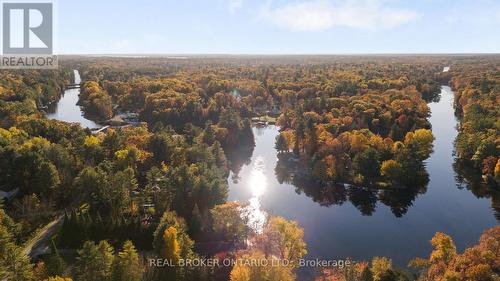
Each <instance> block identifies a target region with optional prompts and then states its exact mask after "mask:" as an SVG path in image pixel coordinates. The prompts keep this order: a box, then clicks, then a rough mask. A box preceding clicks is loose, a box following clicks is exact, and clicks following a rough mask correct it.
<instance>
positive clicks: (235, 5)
mask: <svg viewBox="0 0 500 281" xmlns="http://www.w3.org/2000/svg"><path fill="white" fill-rule="evenodd" d="M241 7H243V0H229V11H231V13H234V12H235V11H236V10H238V9H241Z"/></svg>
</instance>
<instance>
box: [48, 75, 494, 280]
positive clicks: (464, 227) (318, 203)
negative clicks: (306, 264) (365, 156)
mask: <svg viewBox="0 0 500 281" xmlns="http://www.w3.org/2000/svg"><path fill="white" fill-rule="evenodd" d="M80 81H81V80H80V75H79V73H78V71H76V70H75V84H79V83H80ZM79 93H80V89H78V88H76V89H68V90H66V91H65V92H64V95H63V96H62V97H61V99H60V100H59V102H58V103H57V104H55V108H53V109H52V111H51V113H49V114H48V118H50V119H58V120H62V121H66V122H76V123H80V124H81V126H82V127H86V128H98V127H100V125H98V124H96V123H95V122H93V121H91V120H89V119H87V118H85V117H84V116H83V113H82V111H81V109H80V107H79V106H78V105H77V102H78V94H79ZM429 107H430V109H431V113H432V114H431V117H430V122H431V124H432V130H433V134H434V136H435V138H436V139H435V141H434V152H433V153H432V155H431V156H430V158H429V159H427V161H426V166H427V173H428V175H429V182H428V184H427V185H426V186H423V187H422V188H420V189H418V190H412V191H407V190H404V191H398V192H379V191H375V190H367V189H362V188H357V187H353V186H346V185H344V186H342V185H341V186H337V187H334V188H331V187H329V188H325V187H322V186H310V187H309V188H308V190H304V189H303V188H297V187H296V186H294V185H293V184H289V183H280V182H279V181H278V179H277V176H276V172H275V167H276V165H277V161H278V156H277V152H276V150H275V149H274V142H275V137H276V136H277V135H278V133H279V131H278V127H276V126H266V127H260V128H257V127H255V128H254V129H253V132H254V136H255V148H254V150H253V154H252V156H251V158H250V161H249V162H248V163H247V164H246V165H243V167H242V168H241V170H240V171H239V173H238V175H234V174H232V173H231V174H230V176H229V178H228V181H229V189H230V190H229V200H231V201H232V200H236V201H240V202H245V203H249V205H250V207H251V208H252V209H253V217H252V221H251V222H252V224H253V226H254V227H255V228H257V229H258V228H259V227H261V226H262V224H263V223H264V221H265V217H266V213H267V214H272V215H277V216H282V217H285V218H287V219H291V220H295V221H297V222H298V223H299V224H300V225H301V226H302V227H303V228H304V231H305V241H306V243H307V245H308V252H309V253H308V256H307V258H320V259H345V258H347V257H350V258H352V259H354V260H369V259H371V257H373V256H387V257H390V258H392V259H393V261H394V263H395V264H397V265H399V266H405V265H406V264H407V263H408V261H409V260H410V259H411V258H413V257H418V256H420V257H427V256H428V255H429V253H430V251H431V245H430V244H429V240H430V239H431V238H432V236H433V235H434V234H435V233H436V232H437V231H441V232H444V233H446V234H448V235H451V236H452V237H453V239H454V241H455V243H456V245H457V248H458V250H459V251H462V250H463V249H464V248H465V247H466V246H470V245H473V244H476V242H477V241H478V239H479V236H480V234H481V233H482V232H483V231H484V230H485V229H487V228H489V227H492V226H495V225H497V224H498V221H497V219H496V218H495V215H494V214H495V211H494V210H493V209H492V208H491V199H490V198H478V197H476V195H474V193H473V192H471V191H470V190H469V189H468V187H467V186H466V188H463V183H462V184H459V183H458V182H457V175H456V173H455V171H454V169H453V164H454V161H455V159H454V157H453V149H454V144H453V143H454V140H455V138H456V136H457V130H456V125H457V120H456V118H455V115H454V109H453V92H452V91H451V89H450V88H449V87H448V86H442V87H441V94H440V99H439V101H437V102H432V103H430V104H429ZM234 178H238V180H237V182H234V181H233V179H234ZM459 187H460V188H459ZM306 275H307V274H306Z"/></svg>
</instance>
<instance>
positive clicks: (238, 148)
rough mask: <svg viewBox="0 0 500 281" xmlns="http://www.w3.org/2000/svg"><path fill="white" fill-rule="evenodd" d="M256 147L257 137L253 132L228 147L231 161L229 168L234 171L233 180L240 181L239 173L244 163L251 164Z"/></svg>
mask: <svg viewBox="0 0 500 281" xmlns="http://www.w3.org/2000/svg"><path fill="white" fill-rule="evenodd" d="M254 147H255V138H254V135H253V133H252V134H251V135H248V136H247V137H245V138H240V141H239V142H238V143H237V144H236V145H235V146H234V147H230V148H226V151H225V153H226V157H227V160H228V163H229V170H230V171H231V172H232V177H231V180H232V181H233V182H238V180H239V173H240V171H241V168H242V167H243V166H244V165H249V164H250V162H251V160H252V154H253V150H254Z"/></svg>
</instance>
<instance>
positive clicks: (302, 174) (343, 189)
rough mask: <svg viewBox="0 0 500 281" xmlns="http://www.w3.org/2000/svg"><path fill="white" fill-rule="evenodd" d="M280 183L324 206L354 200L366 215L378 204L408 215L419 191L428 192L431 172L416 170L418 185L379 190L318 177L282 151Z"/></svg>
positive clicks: (420, 192)
mask: <svg viewBox="0 0 500 281" xmlns="http://www.w3.org/2000/svg"><path fill="white" fill-rule="evenodd" d="M275 174H276V178H277V180H278V182H280V183H288V184H292V185H294V186H295V188H296V189H295V191H296V192H297V193H304V194H305V195H306V196H308V197H310V198H311V199H312V200H313V201H314V202H316V203H318V204H320V205H321V206H326V207H329V206H332V205H342V204H344V203H345V202H346V201H349V202H351V204H353V206H354V207H356V208H357V209H358V210H359V211H360V212H361V213H362V214H363V215H365V216H371V215H372V214H373V213H374V212H375V210H376V208H377V203H378V202H381V203H383V204H384V205H386V206H388V207H390V209H391V211H392V213H393V214H394V215H395V216H396V217H402V216H403V215H405V214H406V213H407V212H408V210H409V208H410V207H411V206H412V205H413V201H414V200H415V199H416V198H417V196H418V195H419V194H424V193H425V192H426V191H427V184H428V182H429V175H428V174H427V172H426V171H425V169H424V168H423V167H422V169H421V170H420V171H416V173H415V174H416V175H417V177H416V178H415V180H414V181H413V182H414V185H412V186H407V187H405V188H398V189H377V188H372V187H360V186H356V185H352V184H338V183H337V184H336V183H328V182H320V181H318V180H316V179H315V178H314V177H313V176H312V175H311V172H310V168H309V167H307V165H306V164H304V163H303V162H301V161H298V160H294V158H293V157H292V156H291V155H290V154H278V162H277V164H276V168H275Z"/></svg>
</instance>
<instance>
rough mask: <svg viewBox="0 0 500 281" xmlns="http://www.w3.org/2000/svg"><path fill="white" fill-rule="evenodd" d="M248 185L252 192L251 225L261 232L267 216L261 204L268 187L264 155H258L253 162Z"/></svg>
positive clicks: (249, 206)
mask: <svg viewBox="0 0 500 281" xmlns="http://www.w3.org/2000/svg"><path fill="white" fill-rule="evenodd" d="M248 187H249V189H250V191H251V193H252V198H250V200H249V205H248V211H249V225H250V227H251V228H252V229H253V230H255V231H256V232H261V231H262V227H263V226H264V223H265V222H266V217H267V215H266V212H265V211H263V210H261V205H260V198H261V196H262V195H264V193H265V192H266V189H267V177H266V175H265V174H264V159H263V158H262V156H257V157H256V159H255V161H254V163H253V166H252V171H251V174H250V179H249V181H248Z"/></svg>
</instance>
